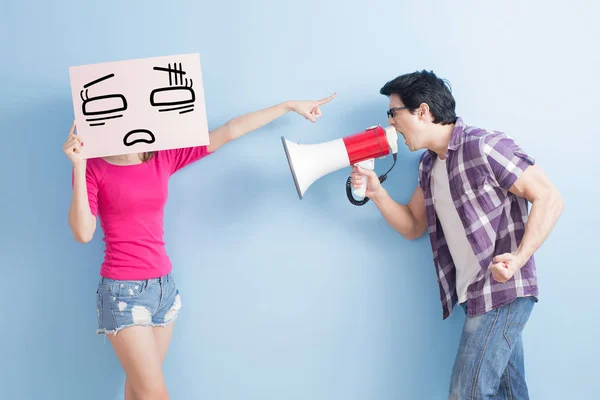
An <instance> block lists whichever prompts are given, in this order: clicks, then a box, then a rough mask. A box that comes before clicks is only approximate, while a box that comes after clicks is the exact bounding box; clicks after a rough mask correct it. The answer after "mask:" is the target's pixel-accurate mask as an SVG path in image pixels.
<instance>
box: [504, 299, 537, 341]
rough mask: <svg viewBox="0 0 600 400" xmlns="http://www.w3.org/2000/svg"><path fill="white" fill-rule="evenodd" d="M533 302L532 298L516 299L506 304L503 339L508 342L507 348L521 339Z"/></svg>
mask: <svg viewBox="0 0 600 400" xmlns="http://www.w3.org/2000/svg"><path fill="white" fill-rule="evenodd" d="M534 304H535V301H534V299H533V297H518V298H516V299H515V300H513V301H512V302H511V303H510V304H508V306H507V307H508V312H507V315H506V325H505V326H504V338H505V339H506V341H507V342H508V345H509V347H511V348H512V345H513V344H514V343H515V342H516V340H518V338H519V337H521V333H522V332H523V329H525V325H526V324H527V321H529V316H530V315H531V311H533V305H534Z"/></svg>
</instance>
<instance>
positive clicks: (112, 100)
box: [83, 94, 127, 115]
mask: <svg viewBox="0 0 600 400" xmlns="http://www.w3.org/2000/svg"><path fill="white" fill-rule="evenodd" d="M126 109H127V100H125V97H124V96H123V95H120V94H109V95H105V96H97V97H92V98H90V99H87V100H84V102H83V115H102V114H110V113H113V112H117V111H124V110H126Z"/></svg>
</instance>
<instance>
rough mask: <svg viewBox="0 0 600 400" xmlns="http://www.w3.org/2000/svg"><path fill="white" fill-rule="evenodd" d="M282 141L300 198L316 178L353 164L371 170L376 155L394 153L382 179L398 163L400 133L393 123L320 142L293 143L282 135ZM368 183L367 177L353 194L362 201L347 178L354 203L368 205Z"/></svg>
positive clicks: (378, 156)
mask: <svg viewBox="0 0 600 400" xmlns="http://www.w3.org/2000/svg"><path fill="white" fill-rule="evenodd" d="M281 142H282V143H283V148H284V150H285V155H286V157H287V160H288V164H289V166H290V171H291V173H292V177H293V178H294V184H295V185H296V190H297V192H298V197H299V198H300V199H302V198H303V197H304V194H305V193H306V191H307V190H308V188H309V187H310V186H311V185H312V184H313V183H314V182H315V181H316V180H317V179H319V178H321V177H323V176H325V175H327V174H329V173H331V172H334V171H337V170H339V169H342V168H345V167H349V166H351V165H360V166H361V167H363V168H367V169H371V170H372V169H374V168H375V158H383V157H385V156H387V155H389V154H390V153H391V154H392V155H393V157H394V164H393V165H392V167H391V168H390V169H389V170H388V171H387V172H386V173H385V174H383V175H382V176H380V177H379V181H380V182H383V181H385V179H386V178H387V174H388V173H389V172H390V171H391V170H392V168H393V167H394V165H395V164H396V155H397V153H398V133H396V128H394V127H393V126H388V127H386V128H382V127H381V126H379V125H378V126H372V127H370V128H367V129H366V130H364V131H362V132H358V133H355V134H352V135H350V136H346V137H343V138H339V139H335V140H331V141H328V142H324V143H318V144H299V143H293V142H291V141H289V140H287V139H286V138H284V137H283V136H282V137H281ZM366 186H367V182H366V179H363V183H362V186H361V187H360V188H358V189H355V190H354V194H355V195H356V196H357V197H359V198H361V199H362V200H356V199H354V198H353V197H352V194H351V189H350V178H348V180H347V182H346V192H347V194H348V200H350V202H351V203H352V204H354V205H363V204H366V203H367V202H368V201H369V199H368V198H364V197H365V190H366Z"/></svg>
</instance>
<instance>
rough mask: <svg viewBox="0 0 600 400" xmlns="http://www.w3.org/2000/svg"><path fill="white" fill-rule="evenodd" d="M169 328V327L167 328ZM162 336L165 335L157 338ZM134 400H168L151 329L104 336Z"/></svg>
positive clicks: (156, 342)
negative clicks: (107, 339) (113, 350)
mask: <svg viewBox="0 0 600 400" xmlns="http://www.w3.org/2000/svg"><path fill="white" fill-rule="evenodd" d="M171 329H172V327H171ZM162 336H166V335H161V339H162ZM108 338H109V340H110V342H111V344H112V346H113V348H114V349H115V353H116V354H117V357H118V358H119V361H120V362H121V365H122V366H123V369H124V370H125V374H126V375H127V381H128V382H129V385H130V386H131V387H132V388H133V392H135V395H136V399H137V400H155V399H156V400H168V399H169V395H168V393H167V387H166V385H165V380H164V377H163V373H162V359H161V353H160V352H159V348H158V340H157V338H156V335H155V334H154V328H153V327H150V326H131V327H129V328H126V329H123V330H121V331H119V333H118V334H117V335H112V334H110V335H108Z"/></svg>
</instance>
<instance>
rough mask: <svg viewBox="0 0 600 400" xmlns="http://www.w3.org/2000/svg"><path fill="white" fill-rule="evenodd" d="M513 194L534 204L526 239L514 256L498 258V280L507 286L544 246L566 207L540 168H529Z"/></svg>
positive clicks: (494, 272)
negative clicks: (507, 282) (508, 281)
mask: <svg viewBox="0 0 600 400" xmlns="http://www.w3.org/2000/svg"><path fill="white" fill-rule="evenodd" d="M510 192H511V193H513V194H515V195H517V196H520V197H524V198H525V199H527V200H528V201H529V202H531V204H532V206H531V212H530V213H529V218H528V221H527V224H526V225H525V233H524V234H523V239H522V240H521V243H520V245H519V247H518V249H517V251H516V252H515V253H514V254H502V255H499V256H497V257H494V261H493V262H494V264H492V267H491V268H492V273H493V275H494V279H496V280H497V281H499V282H506V281H507V280H508V279H510V278H511V277H512V276H513V275H514V273H515V272H516V271H517V270H519V269H520V268H522V267H523V265H525V263H527V261H528V260H529V259H530V258H531V256H533V254H534V253H535V252H536V251H537V249H538V248H539V247H540V246H541V245H542V244H543V243H544V241H545V240H546V239H547V238H548V236H549V235H550V232H551V231H552V229H553V228H554V226H555V224H556V221H558V218H559V217H560V215H561V213H562V211H563V208H564V203H563V199H562V196H561V194H560V192H559V191H558V189H556V187H554V185H553V184H552V183H551V182H550V180H549V179H548V178H547V177H546V175H545V174H544V171H543V170H542V169H541V168H540V167H539V166H537V165H532V166H530V167H529V168H527V169H526V170H525V171H524V172H523V173H522V174H521V176H520V177H519V178H518V179H517V180H516V181H515V183H514V184H513V185H512V187H511V188H510Z"/></svg>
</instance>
